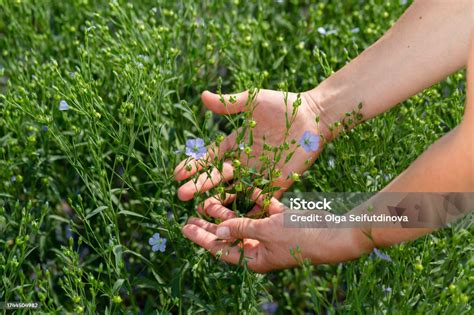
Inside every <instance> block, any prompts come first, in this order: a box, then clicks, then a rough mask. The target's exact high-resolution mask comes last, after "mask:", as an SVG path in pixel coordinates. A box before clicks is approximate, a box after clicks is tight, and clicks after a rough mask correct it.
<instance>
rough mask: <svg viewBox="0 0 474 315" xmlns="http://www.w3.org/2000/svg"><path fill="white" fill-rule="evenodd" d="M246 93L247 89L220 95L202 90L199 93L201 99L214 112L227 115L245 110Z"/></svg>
mask: <svg viewBox="0 0 474 315" xmlns="http://www.w3.org/2000/svg"><path fill="white" fill-rule="evenodd" d="M248 95H249V93H248V91H244V92H241V93H237V94H222V95H218V94H215V93H212V92H209V91H204V92H203V93H202V94H201V100H202V102H203V103H204V105H205V106H206V107H207V108H209V109H210V110H212V111H213V112H214V113H216V114H223V115H227V114H235V113H240V112H244V111H246V110H247V109H246V108H245V105H246V104H247V99H248ZM221 96H222V97H221ZM222 98H223V99H222Z"/></svg>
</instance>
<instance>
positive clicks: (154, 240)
mask: <svg viewBox="0 0 474 315" xmlns="http://www.w3.org/2000/svg"><path fill="white" fill-rule="evenodd" d="M148 244H150V246H151V250H152V251H154V252H157V251H160V252H162V253H164V252H165V249H166V238H164V237H160V233H155V234H153V236H152V237H150V239H149V240H148Z"/></svg>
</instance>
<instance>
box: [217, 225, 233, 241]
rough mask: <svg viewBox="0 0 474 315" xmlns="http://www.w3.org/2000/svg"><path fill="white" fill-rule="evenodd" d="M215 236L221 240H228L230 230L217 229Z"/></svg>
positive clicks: (226, 228) (225, 227)
mask: <svg viewBox="0 0 474 315" xmlns="http://www.w3.org/2000/svg"><path fill="white" fill-rule="evenodd" d="M216 235H217V237H218V238H221V239H224V240H225V239H228V238H230V230H229V228H228V227H227V226H223V227H219V228H217V231H216Z"/></svg>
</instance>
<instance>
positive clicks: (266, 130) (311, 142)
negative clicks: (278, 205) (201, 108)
mask: <svg viewBox="0 0 474 315" xmlns="http://www.w3.org/2000/svg"><path fill="white" fill-rule="evenodd" d="M284 97H285V94H284V93H283V92H278V91H273V90H259V91H258V93H257V94H256V96H255V98H254V99H253V101H252V102H250V104H247V100H248V98H249V93H248V92H247V91H245V92H242V93H238V94H234V95H223V98H224V100H225V104H223V102H221V98H220V96H219V95H217V94H214V93H211V92H208V91H205V92H204V93H203V94H202V96H201V99H202V101H203V103H204V105H205V106H206V107H207V108H209V109H210V110H212V111H213V112H214V113H217V114H223V115H226V114H235V113H240V112H249V111H250V112H251V119H250V120H249V121H248V122H249V124H254V125H252V126H251V132H252V139H253V143H252V144H251V146H250V147H249V151H248V152H251V154H249V155H247V156H245V158H243V159H240V162H241V163H242V164H243V165H244V166H247V167H251V168H254V169H259V168H260V167H261V166H262V160H261V157H262V156H267V157H268V159H270V160H271V159H274V156H273V155H272V154H273V152H271V151H268V150H265V145H269V146H271V147H278V146H280V145H282V144H284V143H288V144H289V149H288V150H286V151H285V152H284V153H283V154H282V156H281V158H280V159H279V161H278V162H277V165H276V168H277V172H275V174H267V176H268V175H270V176H272V175H273V176H272V178H271V181H272V183H271V184H272V185H273V186H276V187H279V188H280V190H279V191H278V192H276V193H275V195H274V196H275V197H279V196H281V194H282V193H283V191H284V190H286V189H288V187H290V186H291V184H292V183H293V182H294V180H297V178H298V175H300V174H302V173H303V172H304V171H305V170H307V169H308V168H309V167H310V166H311V165H312V163H313V162H314V160H315V159H316V157H317V156H318V155H319V153H320V151H321V150H322V145H323V141H319V135H320V134H321V130H320V129H321V125H319V124H318V123H317V122H316V118H317V117H318V116H319V112H318V109H317V106H316V105H315V104H314V102H313V101H312V100H311V98H310V96H309V95H308V94H306V93H302V94H301V97H300V98H299V97H298V94H296V93H288V94H287V102H286V103H285V100H284ZM294 106H296V107H297V108H295V109H297V110H296V111H294ZM292 114H294V116H292ZM288 117H289V119H290V120H291V119H292V121H291V126H290V128H289V129H287V126H288V124H287V122H288ZM305 132H306V133H305ZM238 135H239V130H234V131H233V132H232V133H231V134H230V135H229V136H227V137H226V138H225V139H224V140H223V141H222V142H220V143H219V144H218V145H217V144H216V145H211V146H210V147H208V149H207V155H206V156H205V157H204V158H201V159H200V160H199V161H196V160H194V159H190V158H188V159H186V160H184V161H182V162H181V163H180V164H179V165H178V166H177V167H176V169H175V172H174V175H175V178H176V180H178V181H183V180H186V179H188V178H189V177H191V176H193V175H194V174H196V173H197V172H199V171H203V170H204V169H207V168H209V167H211V166H212V160H213V158H214V157H215V156H217V157H218V158H219V159H222V158H225V153H226V152H233V151H234V152H235V151H237V150H238V149H239V145H240V143H237V139H238ZM303 137H304V140H306V142H305V143H303V144H302V145H298V144H299V143H300V142H301V141H302V140H303ZM248 139H249V130H247V131H246V134H245V137H244V141H245V143H248ZM267 148H268V146H267ZM250 149H251V150H250ZM293 151H294V153H293V155H292V156H288V155H289V154H291V153H290V152H293ZM287 158H289V161H286V160H287ZM295 174H296V175H295ZM233 177H234V167H233V166H232V163H231V161H229V160H228V159H227V160H226V161H225V162H224V164H223V166H222V170H217V169H215V168H213V169H212V170H211V171H207V172H203V173H202V174H201V175H199V177H198V178H197V180H189V181H187V182H186V183H185V184H183V185H182V186H181V187H180V188H179V190H178V197H179V198H180V199H181V200H183V201H187V200H190V199H192V198H193V197H194V194H195V193H197V192H201V193H203V192H206V191H208V190H210V189H212V188H214V187H216V186H217V185H219V183H221V182H228V181H230V180H232V179H233Z"/></svg>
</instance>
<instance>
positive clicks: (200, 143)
mask: <svg viewBox="0 0 474 315" xmlns="http://www.w3.org/2000/svg"><path fill="white" fill-rule="evenodd" d="M206 152H207V149H206V147H205V146H204V140H202V139H201V138H196V139H188V140H187V141H186V155H187V156H189V157H192V158H194V159H196V160H199V159H200V158H202V157H203V156H204V155H205V154H206Z"/></svg>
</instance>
